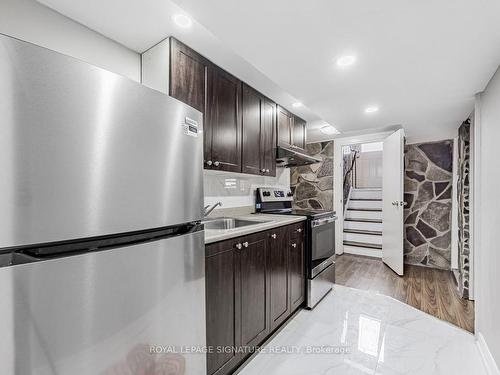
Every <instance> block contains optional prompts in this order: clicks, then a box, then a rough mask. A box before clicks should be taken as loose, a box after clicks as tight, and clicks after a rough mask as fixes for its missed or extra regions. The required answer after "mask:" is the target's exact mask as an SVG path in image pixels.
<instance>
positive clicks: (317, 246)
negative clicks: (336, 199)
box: [309, 217, 337, 278]
mask: <svg viewBox="0 0 500 375" xmlns="http://www.w3.org/2000/svg"><path fill="white" fill-rule="evenodd" d="M336 219H337V218H336V217H326V218H320V219H314V220H312V221H311V227H310V228H311V230H310V232H311V233H310V244H311V247H310V255H311V258H310V260H309V261H310V265H311V266H310V269H309V272H310V276H309V277H311V278H314V277H315V276H316V275H317V274H319V273H320V272H321V271H323V270H324V269H325V268H326V267H328V266H329V265H331V264H332V263H334V261H335V220H336Z"/></svg>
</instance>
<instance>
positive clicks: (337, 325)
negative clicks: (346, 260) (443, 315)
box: [240, 285, 485, 375]
mask: <svg viewBox="0 0 500 375" xmlns="http://www.w3.org/2000/svg"><path fill="white" fill-rule="evenodd" d="M240 374H241V375H306V374H307V375H337V374H338V375H342V374H346V375H350V374H365V375H366V374H373V375H374V374H380V375H381V374H384V375H398V374H408V375H417V374H418V375H420V374H422V375H423V374H425V375H434V374H435V375H438V374H455V375H461V374H475V375H485V372H484V368H483V364H482V362H481V358H480V355H479V352H478V349H477V347H476V344H475V338H474V336H473V335H472V334H470V333H469V332H467V331H465V330H462V329H460V328H458V327H455V326H453V325H452V324H449V323H446V322H443V321H441V320H439V319H437V318H434V317H432V316H430V315H428V314H426V313H424V312H422V311H420V310H417V309H415V308H413V307H411V306H408V305H406V304H404V303H402V302H399V301H397V300H395V299H393V298H391V297H387V296H384V295H381V294H378V293H375V292H370V291H364V290H357V289H352V288H348V287H344V286H341V285H336V286H335V288H334V291H333V292H332V293H330V294H329V295H328V296H327V297H326V298H325V299H324V300H323V301H322V302H321V303H320V304H319V305H318V306H317V307H316V308H315V309H314V310H312V311H309V310H302V311H300V312H299V313H298V314H297V315H296V316H295V317H294V318H293V320H292V321H291V322H289V324H288V325H287V326H286V327H285V328H284V329H283V330H282V331H281V332H279V333H278V334H277V335H276V336H275V337H274V338H273V339H272V340H271V341H270V342H269V343H268V344H267V345H266V346H265V347H264V348H263V350H262V352H261V353H259V354H258V355H257V356H256V357H255V358H254V359H253V360H252V361H250V363H249V364H247V366H246V367H245V368H243V370H242V371H241V372H240Z"/></svg>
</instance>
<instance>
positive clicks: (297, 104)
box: [292, 102, 304, 108]
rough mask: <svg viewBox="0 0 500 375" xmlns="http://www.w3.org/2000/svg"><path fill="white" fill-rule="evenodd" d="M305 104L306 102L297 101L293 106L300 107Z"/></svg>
mask: <svg viewBox="0 0 500 375" xmlns="http://www.w3.org/2000/svg"><path fill="white" fill-rule="evenodd" d="M303 105H304V104H302V103H301V102H295V103H293V104H292V107H293V108H300V107H302V106H303Z"/></svg>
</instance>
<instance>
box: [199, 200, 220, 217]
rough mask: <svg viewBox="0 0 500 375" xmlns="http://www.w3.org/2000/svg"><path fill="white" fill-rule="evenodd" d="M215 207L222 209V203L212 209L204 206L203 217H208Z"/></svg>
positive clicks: (216, 204)
mask: <svg viewBox="0 0 500 375" xmlns="http://www.w3.org/2000/svg"><path fill="white" fill-rule="evenodd" d="M217 206H221V207H222V202H217V203H215V204H214V205H213V206H212V207H210V205H209V204H208V205H206V206H205V208H204V213H203V217H207V216H208V215H210V214H211V213H212V211H213V210H215V209H216V208H217Z"/></svg>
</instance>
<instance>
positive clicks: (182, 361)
mask: <svg viewBox="0 0 500 375" xmlns="http://www.w3.org/2000/svg"><path fill="white" fill-rule="evenodd" d="M202 165H203V162H202V115H201V113H200V112H198V111H196V110H194V109H193V108H191V107H189V106H186V105H184V104H182V103H180V102H179V101H177V100H175V99H173V98H170V97H168V96H166V95H164V94H161V93H160V92H156V91H154V90H151V89H149V88H147V87H144V86H142V85H140V84H138V83H136V82H133V81H131V80H129V79H127V78H125V77H122V76H119V75H116V74H113V73H110V72H108V71H106V70H103V69H100V68H98V67H95V66H92V65H89V64H87V63H84V62H82V61H79V60H76V59H73V58H71V57H68V56H64V55H62V54H58V53H55V52H53V51H50V50H47V49H44V48H41V47H37V46H34V45H32V44H29V43H26V42H22V41H19V40H16V39H13V38H10V37H7V36H4V35H0V335H1V340H0V373H1V374H23V375H24V374H44V375H45V374H58V375H59V374H71V375H78V374H82V375H83V374H85V375H89V374H92V375H93V374H116V375H121V374H124V375H131V374H153V373H154V374H164V373H165V374H167V373H168V374H184V373H185V374H204V373H205V355H204V354H202V353H201V354H199V353H196V351H197V350H199V348H200V347H202V346H203V345H205V289H204V288H205V275H204V237H203V236H204V233H203V230H202V226H201V225H200V220H201V219H202V207H203V187H202V186H203V184H202ZM196 348H198V349H196ZM193 352H195V353H193Z"/></svg>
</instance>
